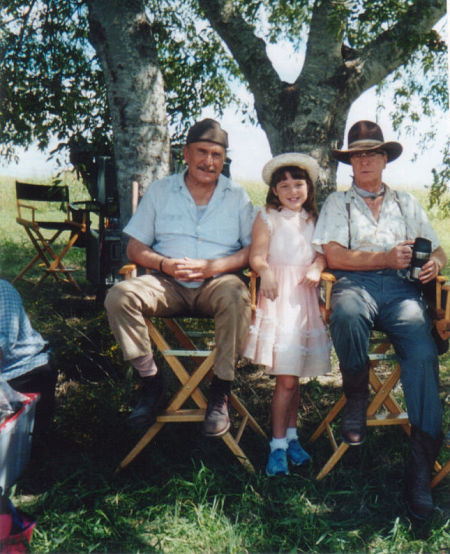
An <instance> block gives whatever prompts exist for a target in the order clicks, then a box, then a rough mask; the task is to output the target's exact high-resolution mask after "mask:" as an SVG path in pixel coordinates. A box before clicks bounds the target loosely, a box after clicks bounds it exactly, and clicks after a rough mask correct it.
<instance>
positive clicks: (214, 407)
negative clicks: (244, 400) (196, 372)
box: [203, 375, 231, 437]
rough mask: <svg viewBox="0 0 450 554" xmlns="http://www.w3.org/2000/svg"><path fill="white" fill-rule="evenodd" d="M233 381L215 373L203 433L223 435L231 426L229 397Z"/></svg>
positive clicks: (211, 435)
mask: <svg viewBox="0 0 450 554" xmlns="http://www.w3.org/2000/svg"><path fill="white" fill-rule="evenodd" d="M230 391H231V381H224V380H223V379H219V378H218V377H217V376H216V375H214V377H213V380H212V382H211V388H210V389H209V396H208V406H207V408H206V415H205V420H204V422H203V434H204V435H205V436H207V437H221V436H222V435H225V433H226V432H227V431H228V429H229V428H230V416H229V414H228V398H229V396H230Z"/></svg>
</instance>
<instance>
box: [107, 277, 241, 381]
mask: <svg viewBox="0 0 450 554" xmlns="http://www.w3.org/2000/svg"><path fill="white" fill-rule="evenodd" d="M105 308H106V311H107V315H108V321H109V325H110V327H111V330H112V332H113V334H114V336H115V338H116V340H117V342H118V343H119V346H120V348H121V349H122V353H123V356H124V359H125V360H132V359H134V358H138V357H139V356H145V355H147V354H151V353H152V347H151V343H150V338H149V336H148V331H147V326H146V325H145V319H144V318H145V317H150V316H160V317H176V316H185V317H191V316H192V317H214V322H215V336H216V347H217V351H216V358H215V364H214V373H215V374H216V375H217V377H219V378H220V379H224V380H227V381H232V380H233V378H234V368H235V365H236V362H237V359H238V356H239V354H240V353H241V351H242V347H243V344H244V341H245V339H246V337H247V332H248V326H249V322H250V312H251V310H250V296H249V292H248V288H247V286H246V285H245V284H244V283H243V282H242V280H241V279H240V278H239V277H237V276H236V275H233V274H227V275H220V276H218V277H214V278H213V279H208V280H207V281H205V282H204V283H203V284H202V285H201V286H200V287H198V288H188V287H185V286H183V285H181V284H180V283H178V282H177V281H175V280H174V279H172V278H171V277H168V276H164V275H161V274H155V275H142V276H140V277H135V278H132V279H128V280H126V281H122V282H120V283H118V284H116V285H114V286H113V287H112V288H111V289H110V291H109V292H108V294H107V296H106V299H105Z"/></svg>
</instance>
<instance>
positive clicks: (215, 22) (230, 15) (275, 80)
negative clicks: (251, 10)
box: [199, 0, 283, 132]
mask: <svg viewBox="0 0 450 554" xmlns="http://www.w3.org/2000/svg"><path fill="white" fill-rule="evenodd" d="M199 5H200V6H201V8H202V10H203V11H204V12H205V15H206V17H207V18H208V20H209V22H210V23H211V25H212V27H213V28H214V29H215V31H216V32H217V33H218V34H219V36H220V37H221V38H222V40H223V41H224V42H225V43H226V45H227V46H228V48H229V50H230V51H231V54H232V55H233V57H234V59H235V60H236V61H237V63H238V65H239V67H240V69H241V71H242V73H243V74H244V76H245V78H246V79H247V82H248V85H249V88H250V90H251V91H252V92H253V95H254V97H255V109H256V111H257V112H258V115H259V117H261V114H266V115H267V114H270V113H271V112H272V111H273V108H274V97H275V98H278V95H279V94H280V92H281V89H282V86H283V85H282V82H281V80H280V78H279V76H278V74H277V72H276V71H275V69H274V68H273V66H272V63H271V62H270V60H269V58H268V56H267V54H266V43H265V42H264V41H263V40H262V39H261V38H258V37H257V36H256V35H255V32H254V28H253V27H252V26H251V25H249V24H248V23H247V22H246V21H245V20H244V19H243V17H242V16H241V15H240V14H239V13H238V12H237V10H236V8H235V6H234V2H233V1H232V0H199ZM262 117H263V118H264V115H263V116H262ZM261 123H262V124H264V121H261ZM266 123H267V124H269V125H270V122H269V121H267V122H266ZM272 124H273V122H272ZM266 130H267V129H266ZM268 132H269V131H268Z"/></svg>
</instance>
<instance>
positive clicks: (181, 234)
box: [124, 174, 254, 286]
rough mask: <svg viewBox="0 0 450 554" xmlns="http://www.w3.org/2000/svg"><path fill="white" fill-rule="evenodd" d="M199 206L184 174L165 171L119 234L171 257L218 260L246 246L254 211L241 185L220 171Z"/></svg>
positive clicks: (249, 239)
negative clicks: (207, 197) (200, 207)
mask: <svg viewBox="0 0 450 554" xmlns="http://www.w3.org/2000/svg"><path fill="white" fill-rule="evenodd" d="M204 208H205V209H204V211H203V210H200V211H199V210H198V206H196V204H195V202H194V199H193V198H192V196H191V194H190V192H189V190H188V188H187V187H186V184H185V182H184V174H176V175H170V176H168V177H165V178H164V179H161V180H159V181H155V182H154V183H152V184H151V185H150V186H149V187H148V189H147V191H146V192H145V194H144V196H143V197H142V200H141V201H140V203H139V205H138V208H137V210H136V213H135V214H134V215H133V217H132V218H131V219H130V221H129V223H128V224H127V225H126V227H125V228H124V233H126V234H127V235H129V236H131V237H133V238H135V239H137V240H138V241H140V242H142V243H143V244H146V245H147V246H149V247H151V248H152V249H153V250H155V252H158V253H159V254H162V255H163V256H167V257H170V258H184V257H188V258H194V259H209V260H211V259H217V258H223V257H225V256H229V255H231V254H234V253H236V252H237V251H239V250H241V249H242V248H243V247H245V246H248V245H249V244H250V242H251V232H252V224H253V219H254V213H253V212H254V210H253V206H252V203H251V202H250V198H249V197H248V195H247V193H246V192H245V190H244V189H243V188H242V187H241V186H240V185H238V184H236V183H233V181H231V180H230V179H228V178H227V177H224V176H223V175H220V176H219V179H218V182H217V185H216V188H215V190H214V193H213V195H212V197H211V199H210V201H209V203H208V205H207V206H205V207H204ZM183 284H186V283H183ZM200 284H201V283H200ZM187 285H188V286H189V283H187ZM195 286H198V284H197V283H196V284H195Z"/></svg>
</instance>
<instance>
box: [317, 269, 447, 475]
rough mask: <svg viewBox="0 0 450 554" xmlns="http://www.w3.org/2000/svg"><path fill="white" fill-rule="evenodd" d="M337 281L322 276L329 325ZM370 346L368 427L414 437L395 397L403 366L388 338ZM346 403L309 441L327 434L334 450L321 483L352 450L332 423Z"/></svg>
mask: <svg viewBox="0 0 450 554" xmlns="http://www.w3.org/2000/svg"><path fill="white" fill-rule="evenodd" d="M335 280H336V279H335V277H334V275H332V274H331V273H327V272H324V273H322V285H323V295H322V302H321V311H322V316H323V318H324V321H325V322H326V323H328V322H329V316H330V313H331V292H332V287H333V283H334V282H335ZM444 283H445V278H444V277H441V276H439V277H438V278H437V280H436V309H435V315H434V318H433V319H434V324H435V326H436V329H437V330H438V332H439V333H440V335H441V338H442V339H444V340H445V339H446V338H448V337H449V335H450V332H449V323H450V295H449V294H447V305H446V309H445V310H443V309H442V305H441V298H442V292H443V291H446V292H447V291H448V290H450V286H449V285H445V284H444ZM445 320H446V321H445ZM370 344H371V348H370V349H369V350H370V353H369V360H370V370H369V385H370V387H371V388H372V389H373V392H374V396H373V397H372V398H371V400H370V402H369V406H368V408H367V426H368V427H378V426H384V425H399V426H400V427H401V428H402V429H403V430H404V431H405V433H406V434H407V435H410V432H411V431H410V424H409V420H408V414H407V413H405V412H403V411H402V409H401V407H400V406H399V404H398V403H397V402H396V400H395V399H394V398H393V397H392V395H391V393H392V391H393V389H394V387H395V386H396V385H397V383H398V381H399V379H400V365H399V364H398V363H397V362H396V357H395V355H394V354H390V353H389V352H388V351H389V350H390V348H391V346H392V345H391V343H390V342H389V340H388V339H387V337H385V336H380V333H377V332H373V333H372V336H371V339H370ZM386 361H391V362H394V367H393V369H392V371H391V372H390V374H389V375H388V376H387V377H383V376H382V375H380V372H379V371H378V370H379V369H380V368H379V366H380V363H382V362H386ZM383 378H384V380H383ZM345 403H346V398H345V394H342V396H341V397H340V398H339V400H338V401H337V402H336V404H335V405H334V406H333V407H332V408H331V410H330V411H329V413H328V414H327V416H326V417H325V418H324V419H323V420H322V422H321V423H320V425H319V426H318V427H317V429H316V430H315V431H314V433H313V434H312V435H311V437H310V439H309V441H310V442H314V441H316V440H317V439H318V438H319V437H320V436H321V435H322V434H323V433H326V434H327V436H328V439H329V441H330V443H331V446H332V448H333V454H332V455H331V457H330V458H329V459H328V461H327V462H326V463H325V465H324V466H323V467H322V469H321V470H320V471H319V473H318V474H317V476H316V479H317V480H321V479H323V478H324V477H325V476H326V475H328V473H329V472H330V471H331V470H332V469H333V468H334V466H335V465H336V464H337V463H338V462H339V460H340V459H341V458H342V457H343V455H344V454H345V453H346V452H347V450H348V449H349V448H350V445H348V444H346V443H345V442H343V441H341V442H340V443H339V444H338V441H337V440H336V438H335V436H334V432H333V429H332V423H333V421H334V419H335V418H336V417H337V416H338V414H339V413H340V412H341V410H342V408H343V407H344V406H345ZM440 469H441V467H440V465H439V464H438V463H437V462H436V464H435V470H436V471H440Z"/></svg>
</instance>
